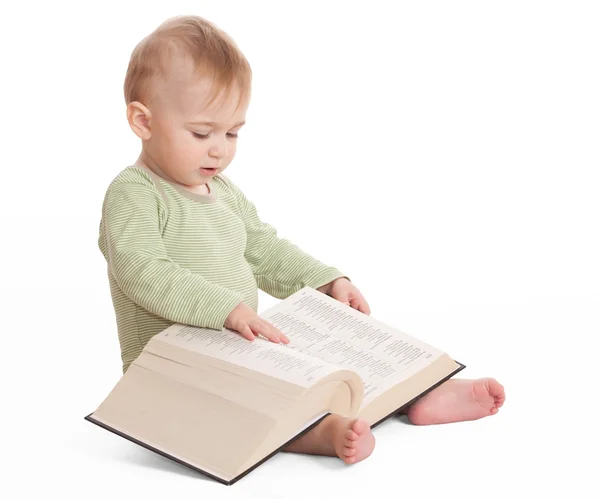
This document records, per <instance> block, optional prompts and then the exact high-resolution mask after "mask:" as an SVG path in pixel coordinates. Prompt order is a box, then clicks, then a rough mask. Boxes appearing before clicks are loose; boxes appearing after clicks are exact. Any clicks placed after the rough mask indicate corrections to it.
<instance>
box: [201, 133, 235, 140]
mask: <svg viewBox="0 0 600 499" xmlns="http://www.w3.org/2000/svg"><path fill="white" fill-rule="evenodd" d="M192 134H193V135H194V137H196V138H198V139H208V134H207V135H203V134H201V133H196V132H192ZM227 135H229V136H230V137H231V138H233V139H237V138H238V136H237V134H235V133H228V134H227Z"/></svg>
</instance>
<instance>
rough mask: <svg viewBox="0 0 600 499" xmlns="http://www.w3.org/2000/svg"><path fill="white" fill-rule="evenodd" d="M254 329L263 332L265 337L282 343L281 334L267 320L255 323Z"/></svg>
mask: <svg viewBox="0 0 600 499" xmlns="http://www.w3.org/2000/svg"><path fill="white" fill-rule="evenodd" d="M254 331H256V332H258V333H260V334H262V335H263V336H264V337H265V338H267V339H268V340H269V341H272V342H273V343H281V340H280V339H279V336H278V335H277V333H276V332H275V331H274V330H273V327H272V326H270V325H269V324H268V323H267V322H266V321H262V322H259V323H257V324H255V326H254Z"/></svg>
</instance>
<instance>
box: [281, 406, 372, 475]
mask: <svg viewBox="0 0 600 499" xmlns="http://www.w3.org/2000/svg"><path fill="white" fill-rule="evenodd" d="M374 447H375V437H374V436H373V434H372V433H371V428H370V427H369V424H368V423H367V422H366V421H365V420H363V419H350V418H344V417H342V416H339V415H337V414H331V415H329V416H327V417H326V418H325V419H324V420H323V421H321V423H319V424H318V425H317V426H315V427H314V428H313V429H312V430H310V431H309V432H307V433H306V434H304V435H302V436H301V437H300V438H299V439H298V440H296V441H295V442H293V443H291V444H290V445H288V446H287V447H286V448H285V449H283V450H285V451H287V452H301V453H303V454H318V455H321V456H338V457H339V458H340V459H341V460H343V461H344V462H345V463H346V464H353V463H357V462H359V461H362V460H363V459H365V458H367V457H369V456H370V455H371V453H372V452H373V448H374Z"/></svg>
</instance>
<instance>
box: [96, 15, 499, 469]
mask: <svg viewBox="0 0 600 499" xmlns="http://www.w3.org/2000/svg"><path fill="white" fill-rule="evenodd" d="M250 86H251V69H250V66H249V64H248V62H247V60H246V58H245V57H244V56H243V54H242V53H241V51H240V50H239V49H238V47H237V45H236V44H235V43H234V41H233V40H232V39H231V38H230V37H229V36H228V35H227V34H226V33H224V32H223V31H222V30H220V29H218V28H217V27H216V26H214V25H213V24H212V23H210V22H208V21H206V20H204V19H202V18H200V17H195V16H182V17H176V18H172V19H169V20H167V21H166V22H164V23H163V24H162V25H161V26H159V27H158V28H157V29H156V30H155V31H154V32H152V33H151V34H150V35H148V36H147V37H146V38H144V39H143V40H142V41H141V42H140V43H139V44H138V45H137V46H136V47H135V49H134V51H133V53H132V55H131V60H130V63H129V67H128V69H127V74H126V77H125V85H124V87H125V100H126V104H127V119H128V121H129V125H130V127H131V129H132V130H133V132H134V133H135V134H136V135H137V136H138V137H139V138H140V139H141V140H142V150H141V153H140V156H139V158H138V159H137V161H136V162H135V164H133V165H130V166H128V167H126V168H124V169H123V170H122V171H121V172H120V173H119V174H118V175H117V176H116V177H115V178H114V180H113V181H112V182H111V184H110V185H109V187H108V189H107V192H106V196H105V199H104V203H103V207H102V220H101V222H100V237H99V241H98V243H99V246H100V249H101V251H102V253H103V255H104V257H105V258H106V261H107V262H108V278H109V283H110V290H111V295H112V300H113V305H114V308H115V313H116V319H117V328H118V333H119V343H120V348H121V358H122V361H123V372H125V371H126V370H127V368H128V367H129V365H130V364H131V362H132V361H133V360H134V359H135V358H136V357H137V356H138V355H139V354H140V353H141V351H142V349H143V348H144V346H145V345H146V343H147V342H148V341H149V340H150V338H151V337H152V336H153V335H155V334H156V333H158V332H160V331H162V330H164V329H166V328H167V327H169V326H170V325H171V324H173V323H181V324H189V325H192V326H198V327H206V328H213V329H222V328H223V327H227V328H229V329H232V330H234V331H236V332H238V333H239V334H241V335H242V336H243V337H245V338H247V339H248V340H250V341H253V340H254V339H255V337H256V336H258V335H262V336H264V337H265V338H267V339H268V340H270V341H273V342H276V343H279V342H283V343H288V342H289V339H288V338H287V337H286V336H285V334H283V333H282V332H281V331H279V330H277V329H276V328H275V327H274V326H273V325H272V324H270V323H269V322H268V321H266V320H264V319H262V318H261V317H259V316H258V315H257V305H258V288H260V289H262V290H263V291H265V292H266V293H269V294H270V295H272V296H274V297H276V298H279V299H284V298H287V297H288V296H290V295H291V294H293V293H295V292H296V291H298V290H300V289H301V288H303V287H304V286H310V287H313V288H314V289H317V290H319V291H321V292H323V293H326V294H327V295H329V296H331V297H333V298H335V299H337V300H339V301H341V302H343V303H345V304H347V305H348V306H350V307H353V308H355V309H356V310H358V311H360V312H363V313H365V314H370V309H369V305H368V304H367V301H366V300H365V298H364V297H363V295H362V294H361V292H360V291H359V290H358V289H357V288H356V286H354V284H353V283H352V282H351V281H350V279H349V277H348V276H346V275H345V274H343V273H342V272H340V271H339V270H338V269H336V268H334V267H331V266H328V265H325V264H324V263H322V262H320V261H319V260H316V259H315V258H313V257H311V256H310V255H308V254H307V253H305V252H304V251H302V250H301V249H300V248H298V247H297V246H295V245H294V244H292V243H291V242H289V241H288V240H286V239H283V238H280V237H278V236H277V232H276V230H275V229H274V228H273V227H272V226H271V225H269V224H267V223H265V222H263V221H261V220H260V218H259V216H258V214H257V210H256V208H255V206H254V204H253V203H252V202H251V201H249V200H248V199H247V198H246V197H245V196H244V194H243V193H242V191H241V190H240V189H239V188H238V187H237V186H236V185H235V184H234V183H233V182H232V181H231V179H229V178H228V177H227V176H225V175H224V174H223V171H224V170H225V169H226V168H227V167H228V166H229V164H230V163H231V162H232V160H233V158H234V156H235V153H236V147H237V139H238V133H239V131H240V129H241V128H242V127H243V125H244V123H245V117H246V111H247V108H248V105H249V101H250ZM232 334H233V333H232ZM504 399H505V397H504V389H503V388H502V386H501V385H500V384H499V383H498V382H497V381H495V380H494V379H491V378H485V379H479V380H450V381H447V382H446V383H444V384H442V385H441V386H440V387H438V388H437V389H435V390H433V391H432V392H430V393H429V394H428V395H427V396H425V397H423V398H422V399H420V400H419V401H418V402H416V403H414V404H413V405H412V406H411V407H410V408H409V410H408V413H407V414H408V418H409V420H410V421H411V422H412V423H414V424H438V423H448V422H453V421H465V420H473V419H478V418H481V417H484V416H488V415H491V414H495V413H497V412H498V409H499V408H500V407H501V406H502V404H503V402H504ZM374 445H375V439H374V437H373V435H372V433H371V430H370V428H369V425H368V424H367V422H366V421H363V420H360V419H349V418H344V417H341V416H339V415H330V416H328V417H327V418H325V419H324V420H323V422H321V423H320V424H319V425H318V426H317V427H315V428H314V429H313V430H312V431H310V432H308V433H306V434H305V435H304V436H303V437H301V438H300V439H298V440H297V441H295V442H294V443H293V444H291V445H289V446H288V447H287V448H286V450H288V451H292V452H303V453H308V454H322V455H332V456H338V457H339V458H340V459H342V460H343V461H344V462H346V463H348V464H350V463H356V462H358V461H361V460H362V459H364V458H366V457H367V456H369V455H370V454H371V452H372V451H373V448H374Z"/></svg>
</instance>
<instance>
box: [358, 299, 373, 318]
mask: <svg viewBox="0 0 600 499" xmlns="http://www.w3.org/2000/svg"><path fill="white" fill-rule="evenodd" d="M358 310H359V312H362V313H363V314H366V315H371V308H370V307H369V304H368V303H367V302H366V301H365V300H361V301H360V303H359V304H358Z"/></svg>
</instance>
